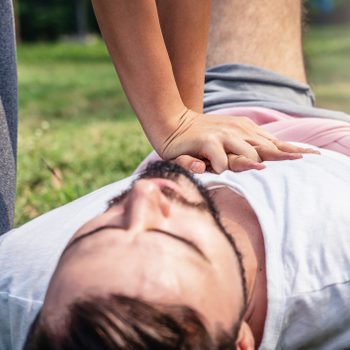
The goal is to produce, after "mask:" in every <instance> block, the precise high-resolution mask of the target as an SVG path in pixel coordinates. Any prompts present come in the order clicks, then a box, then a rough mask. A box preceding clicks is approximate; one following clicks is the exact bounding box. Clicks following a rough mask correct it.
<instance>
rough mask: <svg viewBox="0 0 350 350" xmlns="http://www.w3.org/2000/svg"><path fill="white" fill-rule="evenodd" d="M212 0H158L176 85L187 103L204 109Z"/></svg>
mask: <svg viewBox="0 0 350 350" xmlns="http://www.w3.org/2000/svg"><path fill="white" fill-rule="evenodd" d="M211 2H212V1H211V0H176V1H174V0H157V8H158V16H159V20H160V25H161V29H162V33H163V37H164V41H165V45H166V48H167V51H168V54H169V57H170V61H171V65H172V68H173V73H174V76H175V80H176V84H177V88H178V89H179V92H180V95H181V98H182V101H183V102H184V104H185V106H186V107H188V108H190V109H192V110H193V111H195V112H198V113H202V112H203V95H204V77H205V64H206V55H207V46H208V32H209V24H210V16H211Z"/></svg>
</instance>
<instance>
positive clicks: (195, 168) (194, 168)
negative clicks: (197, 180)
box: [191, 162, 203, 173]
mask: <svg viewBox="0 0 350 350" xmlns="http://www.w3.org/2000/svg"><path fill="white" fill-rule="evenodd" d="M191 171H193V172H194V173H199V172H202V171H203V168H202V163H199V162H194V163H192V165H191Z"/></svg>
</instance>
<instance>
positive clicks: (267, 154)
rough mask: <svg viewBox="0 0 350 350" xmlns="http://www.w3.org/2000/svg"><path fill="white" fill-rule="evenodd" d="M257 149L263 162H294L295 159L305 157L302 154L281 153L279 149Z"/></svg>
mask: <svg viewBox="0 0 350 350" xmlns="http://www.w3.org/2000/svg"><path fill="white" fill-rule="evenodd" d="M255 149H256V151H257V153H258V154H259V156H260V158H261V159H262V160H263V161H265V160H294V159H300V158H302V157H303V155H302V154H301V153H291V152H284V151H280V150H278V149H277V150H275V149H271V148H270V147H265V146H256V147H255Z"/></svg>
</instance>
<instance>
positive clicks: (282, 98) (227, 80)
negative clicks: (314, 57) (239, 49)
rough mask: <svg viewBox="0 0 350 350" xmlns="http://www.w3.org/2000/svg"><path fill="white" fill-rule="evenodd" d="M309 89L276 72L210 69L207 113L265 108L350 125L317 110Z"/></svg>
mask: <svg viewBox="0 0 350 350" xmlns="http://www.w3.org/2000/svg"><path fill="white" fill-rule="evenodd" d="M314 104H315V97H314V94H313V92H312V90H311V88H310V86H309V85H305V84H300V83H298V82H296V81H293V80H291V79H288V78H285V77H283V76H281V75H279V74H276V73H274V72H272V71H269V70H266V69H262V68H258V67H255V66H249V65H243V64H224V65H220V66H215V67H212V68H209V69H208V70H207V72H206V75H205V89H204V111H205V112H206V113H208V112H212V111H214V110H217V109H221V108H229V107H265V108H270V109H274V110H277V111H280V112H284V113H287V114H289V115H292V116H299V117H308V118H325V119H334V120H340V121H346V122H350V116H349V115H347V114H345V113H342V112H337V111H331V110H327V109H322V108H316V107H315V106H314Z"/></svg>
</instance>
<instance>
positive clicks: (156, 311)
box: [24, 294, 241, 350]
mask: <svg viewBox="0 0 350 350" xmlns="http://www.w3.org/2000/svg"><path fill="white" fill-rule="evenodd" d="M240 323H241V317H240V319H239V320H238V321H237V322H236V324H235V325H234V326H233V327H232V330H231V331H230V332H227V331H224V330H222V329H219V330H217V331H216V335H215V337H213V336H211V335H210V334H209V332H208V331H207V329H206V328H205V326H204V324H203V322H202V321H201V318H200V316H199V315H198V313H196V312H195V311H194V310H192V309H191V308H189V307H186V306H176V305H174V306H171V305H162V304H154V303H149V302H144V301H141V300H139V299H136V298H129V297H126V296H121V295H114V294H112V295H110V296H109V297H107V298H100V297H90V298H89V299H87V300H78V301H77V302H75V303H74V304H72V305H71V307H70V308H69V312H68V317H67V318H66V324H65V326H64V329H61V330H60V331H58V332H57V331H53V330H52V329H51V328H50V326H48V325H47V323H45V320H44V319H43V317H42V316H41V314H40V313H39V314H38V316H37V317H36V319H35V321H34V323H33V324H32V326H31V328H30V330H29V333H28V336H27V340H26V344H25V346H24V350H78V349H79V350H89V349H94V350H99V349H101V350H112V349H113V350H115V349H125V350H129V349H130V350H146V349H152V350H157V349H165V350H172V349H174V350H175V349H178V350H214V349H215V350H230V349H235V348H236V347H235V342H236V339H237V336H238V331H239V327H240Z"/></svg>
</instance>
